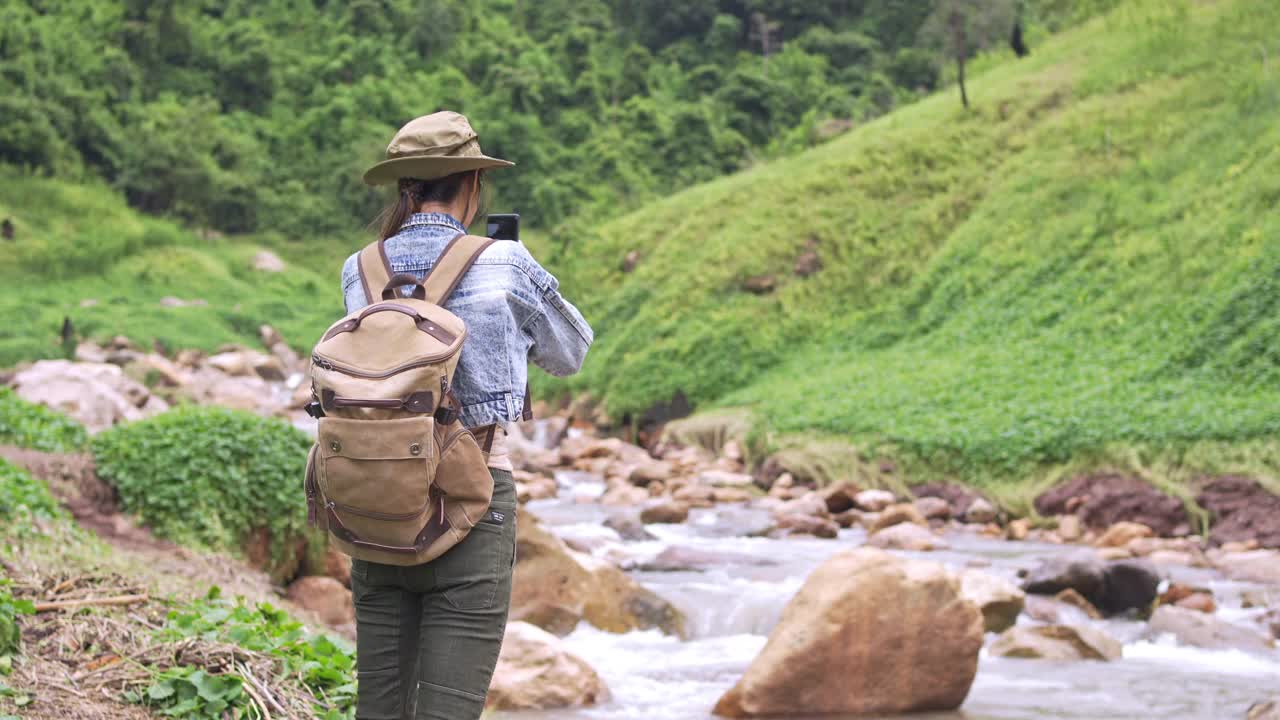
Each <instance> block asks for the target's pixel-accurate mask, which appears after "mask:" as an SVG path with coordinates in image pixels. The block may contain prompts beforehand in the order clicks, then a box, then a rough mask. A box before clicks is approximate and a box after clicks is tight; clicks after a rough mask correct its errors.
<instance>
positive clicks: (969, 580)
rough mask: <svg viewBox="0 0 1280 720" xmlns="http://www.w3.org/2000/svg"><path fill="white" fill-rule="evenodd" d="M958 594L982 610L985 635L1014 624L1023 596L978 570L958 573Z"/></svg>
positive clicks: (998, 578)
mask: <svg viewBox="0 0 1280 720" xmlns="http://www.w3.org/2000/svg"><path fill="white" fill-rule="evenodd" d="M960 595H961V596H962V597H964V599H965V600H968V601H969V602H971V603H973V604H974V605H977V606H978V609H979V610H981V611H982V624H983V627H984V629H986V631H987V632H995V633H998V632H1004V631H1005V630H1007V629H1009V628H1011V627H1013V625H1014V623H1016V622H1017V621H1018V615H1020V614H1021V613H1022V608H1023V606H1024V605H1025V603H1026V600H1027V594H1026V593H1024V592H1023V591H1021V590H1019V589H1018V588H1017V587H1016V586H1015V585H1014V584H1013V583H1011V582H1009V581H1008V580H1005V579H1004V578H1001V577H997V576H995V575H992V574H991V573H986V572H982V571H981V570H965V571H963V572H961V573H960Z"/></svg>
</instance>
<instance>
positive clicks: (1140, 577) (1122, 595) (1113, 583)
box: [1086, 560, 1160, 616]
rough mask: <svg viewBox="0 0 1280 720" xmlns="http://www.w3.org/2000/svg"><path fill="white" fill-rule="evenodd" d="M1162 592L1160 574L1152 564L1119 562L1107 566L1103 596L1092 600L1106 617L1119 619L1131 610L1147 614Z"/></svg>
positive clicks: (1143, 561)
mask: <svg viewBox="0 0 1280 720" xmlns="http://www.w3.org/2000/svg"><path fill="white" fill-rule="evenodd" d="M1159 589H1160V573H1159V572H1157V571H1156V568H1155V565H1153V564H1152V563H1150V562H1148V561H1146V560H1115V561H1113V562H1109V563H1107V567H1106V571H1105V572H1104V574H1103V591H1102V595H1101V596H1100V597H1096V598H1094V597H1090V598H1088V599H1089V601H1090V602H1092V603H1093V604H1094V605H1096V606H1097V607H1098V609H1099V610H1101V611H1102V614H1104V615H1108V616H1110V615H1118V614H1120V613H1122V612H1125V611H1127V610H1139V611H1145V610H1147V609H1148V608H1150V607H1151V605H1152V603H1154V602H1155V601H1156V598H1157V597H1159V595H1160V593H1159ZM1086 597H1088V596H1086Z"/></svg>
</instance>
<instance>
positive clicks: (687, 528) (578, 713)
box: [496, 472, 1280, 720]
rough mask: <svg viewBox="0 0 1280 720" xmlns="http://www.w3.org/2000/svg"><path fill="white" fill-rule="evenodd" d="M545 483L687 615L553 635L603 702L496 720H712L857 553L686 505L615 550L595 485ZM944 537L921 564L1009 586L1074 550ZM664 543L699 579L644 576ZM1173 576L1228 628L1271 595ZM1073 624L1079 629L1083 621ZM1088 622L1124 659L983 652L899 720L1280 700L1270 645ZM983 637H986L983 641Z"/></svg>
mask: <svg viewBox="0 0 1280 720" xmlns="http://www.w3.org/2000/svg"><path fill="white" fill-rule="evenodd" d="M557 479H558V481H559V482H560V485H561V490H560V497H558V498H556V499H552V500H542V501H534V502H531V503H530V504H529V506H528V509H529V511H530V512H532V513H533V514H535V515H537V516H538V517H539V518H541V519H542V521H543V522H544V523H546V524H547V525H548V526H549V527H550V528H552V529H553V530H554V531H555V532H556V533H557V534H559V535H561V536H562V537H566V538H573V539H574V540H575V541H577V543H578V544H580V545H583V544H585V545H587V546H589V547H591V548H592V549H593V552H594V553H595V554H597V555H600V556H603V557H608V558H610V559H612V560H614V561H616V562H619V563H620V564H622V565H623V567H624V568H630V569H631V570H630V572H631V574H632V576H633V577H635V578H636V579H637V580H639V581H640V582H641V583H643V584H644V585H645V586H647V587H649V588H650V589H652V590H653V591H655V592H657V593H658V594H659V595H661V596H663V597H665V598H666V599H668V600H669V601H670V602H672V603H673V604H675V605H676V606H677V607H679V608H680V609H681V610H682V611H683V612H684V613H685V614H686V616H687V618H688V628H689V631H690V639H689V640H686V641H680V640H678V639H676V638H672V637H667V636H664V635H662V634H661V633H659V632H658V631H646V632H632V633H627V634H624V635H615V634H611V633H606V632H603V631H600V630H596V629H594V628H592V627H589V626H587V625H586V624H585V623H583V624H581V625H580V626H579V627H578V629H577V630H575V631H574V632H573V633H572V634H571V635H569V636H568V637H567V638H566V639H565V641H566V644H567V647H568V649H570V650H571V651H573V652H575V653H577V654H578V655H580V656H581V657H582V658H583V659H585V660H586V661H587V662H588V663H590V664H591V665H592V666H593V667H594V668H595V669H596V670H597V671H598V672H599V673H600V675H601V676H602V677H603V678H604V680H605V682H606V683H607V684H608V686H609V689H610V691H611V692H612V695H613V697H612V699H611V700H610V701H609V702H608V703H606V704H603V705H601V706H598V707H594V708H582V709H575V710H555V711H548V712H522V713H500V714H498V715H497V716H496V717H498V718H502V719H503V720H550V719H551V718H556V719H557V720H559V719H581V720H586V719H588V718H590V719H593V720H622V719H624V718H626V719H628V720H632V719H634V720H639V719H641V718H644V719H646V720H649V719H659V718H661V719H668V718H669V719H671V720H684V719H690V720H692V719H699V720H701V719H706V718H710V717H712V716H711V714H710V709H711V708H712V707H713V706H714V705H715V702H716V700H717V699H718V698H719V697H720V695H721V694H723V693H724V692H725V691H726V690H728V689H729V687H730V686H732V685H733V683H734V682H736V681H737V679H738V678H739V677H740V676H741V675H742V673H743V671H744V670H745V669H746V668H747V665H748V664H749V663H750V662H751V660H752V659H753V658H754V657H755V655H756V654H757V653H758V652H759V651H760V649H761V648H762V647H763V646H764V643H765V640H766V639H767V636H768V633H769V631H770V630H771V629H772V628H773V626H774V625H775V624H776V623H777V621H778V617H779V615H780V614H781V611H782V608H783V606H784V605H785V604H786V603H787V601H788V600H789V599H790V598H791V597H792V595H794V594H795V592H796V591H797V590H798V589H799V588H800V586H801V584H802V583H803V582H804V579H805V577H806V576H807V575H808V574H809V572H810V571H811V570H813V568H815V567H816V566H817V565H818V564H819V563H821V562H822V561H823V560H824V559H826V558H827V557H829V556H830V555H832V554H833V553H836V552H838V551H840V550H842V549H846V548H850V547H855V546H857V545H859V544H861V541H862V539H863V537H864V535H863V533H862V531H861V530H845V531H841V534H840V537H839V538H838V539H836V540H819V539H816V538H814V539H811V538H787V539H780V540H772V539H764V538H747V537H741V535H742V534H743V533H745V532H749V531H750V529H751V528H753V527H759V526H760V525H761V524H762V523H763V522H765V521H766V520H767V515H766V514H764V513H763V512H760V511H755V510H750V509H744V508H742V507H735V506H721V507H717V508H714V509H708V510H696V511H694V512H693V513H692V514H691V515H690V519H689V521H688V522H687V523H685V524H683V525H656V526H654V525H651V526H648V529H649V531H650V532H651V533H653V534H654V535H655V536H657V539H656V540H647V541H641V542H623V541H622V540H621V539H620V538H619V537H618V535H617V534H616V533H614V532H613V531H612V530H610V529H608V528H605V527H604V526H603V525H602V524H601V523H602V521H603V520H604V519H605V517H606V516H607V510H606V509H605V508H602V507H601V506H600V505H598V504H596V503H594V502H593V500H594V499H595V498H596V497H598V496H599V495H600V494H601V492H603V490H604V485H603V484H602V483H601V481H600V479H599V478H597V477H593V476H591V475H588V474H585V473H577V472H564V473H561V474H560V475H559V476H558V478H557ZM947 541H948V543H950V545H951V549H950V550H947V551H942V552H932V553H922V554H920V555H921V556H922V557H928V558H929V559H931V560H934V561H938V562H943V563H945V564H947V565H950V566H953V567H965V566H976V567H982V568H983V569H984V571H986V572H990V573H993V574H997V575H1002V576H1005V577H1008V578H1010V579H1013V578H1014V577H1015V576H1016V573H1017V571H1018V569H1019V568H1029V567H1032V566H1034V565H1036V564H1037V563H1038V562H1039V561H1040V560H1042V559H1044V558H1046V557H1050V556H1053V555H1063V554H1067V553H1071V552H1078V551H1079V549H1078V548H1072V547H1070V546H1062V545H1052V544H1041V543H1030V542H1017V543H1014V542H1007V541H1000V540H992V539H988V538H983V537H979V536H974V535H967V534H964V533H959V532H957V533H952V534H950V535H948V537H947ZM667 548H678V549H680V550H681V551H685V550H687V551H689V552H690V553H696V554H697V555H698V556H700V557H701V558H702V559H704V560H713V561H712V562H707V567H706V569H705V570H698V571H690V570H683V571H676V572H658V571H654V570H646V569H644V568H645V566H646V564H647V563H648V562H649V561H651V560H652V559H653V558H655V557H657V555H658V554H659V553H660V552H662V551H663V550H665V549H667ZM1172 574H1173V579H1175V580H1179V581H1183V582H1190V583H1196V584H1202V585H1208V586H1210V587H1211V588H1212V589H1213V591H1214V595H1215V598H1216V599H1217V601H1218V602H1219V605H1220V606H1222V609H1221V610H1220V611H1219V612H1220V614H1221V615H1222V616H1223V617H1224V618H1227V619H1233V620H1242V619H1245V617H1246V616H1247V615H1249V614H1250V613H1251V612H1253V611H1250V610H1244V609H1242V608H1241V607H1240V604H1241V593H1242V592H1245V591H1250V592H1255V593H1257V592H1263V593H1265V592H1270V593H1271V594H1272V600H1273V601H1274V600H1275V596H1276V595H1278V594H1280V590H1278V589H1276V588H1272V589H1270V590H1269V591H1268V590H1262V589H1260V588H1256V587H1250V586H1248V585H1244V584H1240V583H1232V582H1228V581H1225V580H1223V579H1221V578H1220V576H1217V575H1215V574H1214V573H1213V572H1212V571H1208V570H1197V569H1192V568H1176V569H1174V570H1173V572H1172ZM1272 604H1274V602H1273V603H1272ZM1020 621H1022V622H1025V621H1026V618H1025V617H1024V618H1022V620H1020ZM1078 621H1079V622H1089V621H1088V620H1087V619H1086V618H1085V617H1084V616H1083V614H1081V616H1080V618H1079V620H1078ZM1073 622H1075V621H1073ZM1098 624H1099V625H1101V626H1102V627H1103V628H1104V629H1105V631H1106V632H1108V633H1109V634H1111V635H1112V636H1113V637H1115V638H1117V639H1119V640H1121V641H1123V642H1124V657H1123V659H1121V660H1119V661H1117V662H1110V663H1103V662H1085V661H1081V662H1052V661H1045V660H1015V659H1008V658H998V657H991V656H988V655H987V653H986V652H985V651H984V652H983V654H982V656H981V659H980V661H979V667H978V675H977V679H976V680H975V682H974V685H973V689H972V691H971V692H970V693H969V697H968V699H967V700H966V702H965V703H964V705H963V707H962V708H961V709H960V710H959V711H957V712H952V713H941V714H925V715H914V716H912V717H918V718H925V719H928V718H936V719H939V720H941V719H943V718H946V719H948V720H961V719H967V720H1032V719H1036V718H1055V719H1068V718H1070V719H1076V718H1078V719H1080V720H1086V719H1087V720H1098V719H1099V718H1155V717H1173V718H1179V720H1192V719H1203V720H1222V719H1224V718H1243V717H1244V716H1245V712H1246V710H1247V708H1248V706H1249V705H1250V704H1251V703H1253V702H1256V701H1258V700H1261V699H1264V698H1266V697H1268V696H1270V695H1276V694H1280V650H1277V651H1273V652H1272V653H1270V654H1268V655H1256V654H1247V653H1244V652H1241V651H1235V650H1232V651H1211V650H1201V649H1196V648H1189V647H1180V646H1177V645H1175V644H1173V643H1172V642H1171V641H1166V640H1165V639H1160V640H1158V641H1155V642H1152V641H1146V640H1142V639H1140V637H1141V634H1142V631H1143V624H1141V623H1138V622H1134V621H1125V620H1106V621H1098ZM994 637H995V636H994V635H992V634H988V637H987V639H988V642H989V641H990V640H991V639H993V638H994ZM796 717H801V716H796ZM826 717H827V718H830V716H826Z"/></svg>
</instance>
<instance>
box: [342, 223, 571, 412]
mask: <svg viewBox="0 0 1280 720" xmlns="http://www.w3.org/2000/svg"><path fill="white" fill-rule="evenodd" d="M465 231H466V229H465V228H463V226H462V223H460V222H458V221H457V220H456V219H454V218H453V217H452V216H449V215H445V214H442V213H418V214H415V215H412V216H410V217H409V219H408V221H406V222H405V224H404V226H403V227H401V228H400V232H399V233H398V234H397V235H395V236H393V237H391V238H388V239H387V245H386V249H387V258H388V260H390V262H391V270H392V274H397V273H409V274H412V275H414V276H416V277H418V278H419V279H421V278H423V277H424V276H425V275H426V273H427V271H428V270H430V269H431V267H432V265H434V264H435V261H436V259H437V258H438V257H439V256H440V253H441V252H442V251H443V250H444V246H445V245H447V244H448V243H449V241H450V240H452V239H453V238H454V237H455V236H457V235H458V233H461V232H465ZM357 255H358V253H357ZM559 288H560V283H559V282H557V281H556V279H555V277H553V276H552V275H551V273H549V272H547V271H546V270H544V269H543V268H542V266H541V265H539V264H538V262H537V261H536V260H534V259H533V256H532V255H530V254H529V251H528V249H526V248H525V246H524V245H522V244H520V243H518V242H495V243H494V244H492V245H490V246H489V247H488V248H487V249H486V250H485V251H484V252H483V253H482V254H481V255H480V257H479V258H478V259H477V260H476V262H475V265H473V266H472V267H471V270H470V271H468V272H467V274H466V275H465V276H464V277H463V278H462V282H461V283H459V284H458V287H457V288H456V289H455V290H454V291H453V295H452V296H450V297H449V299H448V300H447V301H446V302H445V308H446V309H447V310H449V311H450V312H452V313H453V314H455V315H457V316H458V317H459V318H462V321H463V322H465V323H466V324H467V339H466V341H465V342H464V343H463V346H462V357H461V358H460V359H459V360H458V369H457V371H456V372H455V374H454V381H453V387H454V392H455V394H456V395H457V396H458V402H460V403H461V404H462V423H463V424H464V425H466V426H468V427H476V426H480V425H488V424H490V423H496V422H508V421H515V420H519V419H520V413H521V412H522V410H523V409H524V389H525V384H526V381H527V379H528V372H529V368H528V361H530V360H532V361H533V362H534V363H535V364H536V365H537V366H538V367H540V368H542V369H543V370H546V371H547V372H549V373H551V374H552V375H562V376H563V375H572V374H573V373H575V372H577V371H578V370H579V369H580V368H581V367H582V360H583V358H584V357H585V356H586V354H587V348H589V347H591V341H592V340H593V339H594V335H593V333H592V332H591V326H589V325H587V321H586V320H584V319H583V318H582V314H581V313H579V312H578V309H577V308H575V307H574V306H573V305H571V304H569V302H568V301H566V300H565V299H564V298H563V297H561V296H560V290H559ZM342 293H343V296H344V298H345V300H346V304H347V312H348V313H350V312H353V311H355V310H358V309H360V308H362V307H364V306H365V305H367V304H368V303H366V302H365V296H364V288H362V287H361V285H360V271H359V269H358V268H357V265H356V255H352V256H351V257H349V258H347V262H346V264H345V265H343V266H342ZM374 296H375V297H376V296H377V292H375V293H374Z"/></svg>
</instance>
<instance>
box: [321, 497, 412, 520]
mask: <svg viewBox="0 0 1280 720" xmlns="http://www.w3.org/2000/svg"><path fill="white" fill-rule="evenodd" d="M430 506H431V500H430V498H428V499H427V503H426V504H425V505H423V506H422V507H421V508H419V509H418V510H417V511H415V512H409V513H384V512H377V511H376V510H362V509H360V508H358V507H352V506H350V505H343V504H342V503H339V502H336V501H334V500H330V501H329V509H330V510H341V511H342V512H345V513H350V514H352V515H359V516H361V517H367V518H370V519H373V520H388V521H399V520H412V519H414V518H416V517H419V516H420V515H422V513H424V512H426V510H427V508H428V507H430Z"/></svg>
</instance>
